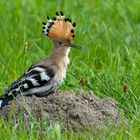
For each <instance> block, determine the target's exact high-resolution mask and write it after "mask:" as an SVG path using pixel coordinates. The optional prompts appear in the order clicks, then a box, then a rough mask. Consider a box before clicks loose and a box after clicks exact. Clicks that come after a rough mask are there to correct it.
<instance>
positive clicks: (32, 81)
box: [0, 12, 81, 108]
mask: <svg viewBox="0 0 140 140" xmlns="http://www.w3.org/2000/svg"><path fill="white" fill-rule="evenodd" d="M42 24H43V27H42V32H43V34H44V35H46V36H47V37H48V38H49V39H50V40H51V41H52V42H53V44H54V47H53V49H52V52H51V53H50V55H48V56H47V57H46V58H44V59H42V60H40V61H38V62H36V63H35V64H33V65H32V66H31V67H30V68H29V69H28V70H27V71H26V72H25V73H24V74H23V75H22V76H21V77H20V78H18V79H17V80H16V81H14V82H13V83H12V84H11V85H10V86H9V87H8V88H7V89H6V90H5V91H4V93H3V94H2V95H1V96H0V108H2V107H3V106H6V105H7V104H8V102H9V101H11V100H14V99H17V97H19V96H20V95H23V96H28V95H30V96H32V95H35V96H39V97H42V96H46V95H48V94H49V93H51V92H53V91H54V90H56V89H57V88H58V87H59V86H60V85H61V84H62V82H63V81H64V79H65V77H66V71H67V66H68V64H69V63H70V59H69V57H68V54H69V52H70V49H71V48H77V49H81V47H79V46H77V45H74V44H72V43H71V42H72V41H73V40H74V38H75V34H74V30H75V27H76V23H75V22H72V20H71V19H70V18H66V17H65V16H64V13H63V12H56V15H55V17H54V18H49V17H48V16H47V20H46V22H42Z"/></svg>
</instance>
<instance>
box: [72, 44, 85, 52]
mask: <svg viewBox="0 0 140 140" xmlns="http://www.w3.org/2000/svg"><path fill="white" fill-rule="evenodd" d="M70 47H72V48H76V49H79V50H82V51H83V50H84V49H83V48H82V47H80V46H77V45H74V44H70Z"/></svg>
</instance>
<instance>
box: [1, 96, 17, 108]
mask: <svg viewBox="0 0 140 140" xmlns="http://www.w3.org/2000/svg"><path fill="white" fill-rule="evenodd" d="M15 96H17V93H16V95H14V94H3V95H2V96H0V108H2V107H4V106H6V105H7V104H8V102H9V101H11V100H13V99H14V97H15Z"/></svg>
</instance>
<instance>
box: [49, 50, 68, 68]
mask: <svg viewBox="0 0 140 140" xmlns="http://www.w3.org/2000/svg"><path fill="white" fill-rule="evenodd" d="M69 52H70V48H67V49H63V50H57V49H56V50H53V52H52V53H51V55H50V59H51V60H52V61H53V63H55V65H58V67H61V66H64V67H65V68H66V67H67V65H68V64H69V62H70V60H69V57H68V55H69Z"/></svg>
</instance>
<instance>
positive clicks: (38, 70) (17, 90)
mask: <svg viewBox="0 0 140 140" xmlns="http://www.w3.org/2000/svg"><path fill="white" fill-rule="evenodd" d="M53 77H54V72H53V70H52V69H50V68H48V67H44V66H36V67H33V68H32V67H31V68H30V69H29V70H28V71H26V72H25V73H24V75H23V76H22V77H21V78H19V79H17V81H15V82H14V83H13V84H12V85H11V86H10V87H9V88H8V90H6V91H5V95H6V94H7V96H9V95H10V94H12V95H14V96H15V97H16V96H17V95H19V94H23V95H32V94H35V95H39V96H41V95H42V94H46V93H49V92H51V91H52V90H53V89H54V83H52V82H51V81H52V79H53Z"/></svg>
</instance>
